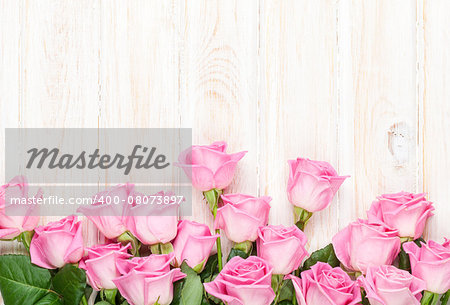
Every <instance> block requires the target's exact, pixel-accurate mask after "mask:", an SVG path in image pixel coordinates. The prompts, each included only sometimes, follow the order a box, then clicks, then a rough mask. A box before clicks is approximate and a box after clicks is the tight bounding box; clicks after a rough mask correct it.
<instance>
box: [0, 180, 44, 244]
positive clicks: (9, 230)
mask: <svg viewBox="0 0 450 305" xmlns="http://www.w3.org/2000/svg"><path fill="white" fill-rule="evenodd" d="M38 197H42V194H41V191H40V190H39V191H38V194H36V198H38ZM12 198H19V199H21V200H28V184H27V180H26V178H25V177H23V176H17V177H15V178H14V179H12V180H11V181H10V182H9V183H8V184H5V185H2V186H1V187H0V239H13V238H15V237H17V236H19V235H20V233H22V232H24V231H32V230H34V228H36V226H37V224H38V222H39V216H35V215H36V211H35V209H37V208H38V206H37V205H27V206H25V205H20V204H19V205H16V206H15V205H12V204H10V205H8V206H7V207H6V206H5V205H6V200H11V199H12ZM6 209H8V212H7V211H6ZM12 209H17V210H18V211H20V213H17V215H18V216H9V215H8V214H12V213H11V212H12ZM19 209H20V210H19ZM25 209H26V211H24V210H25ZM21 215H23V216H21Z"/></svg>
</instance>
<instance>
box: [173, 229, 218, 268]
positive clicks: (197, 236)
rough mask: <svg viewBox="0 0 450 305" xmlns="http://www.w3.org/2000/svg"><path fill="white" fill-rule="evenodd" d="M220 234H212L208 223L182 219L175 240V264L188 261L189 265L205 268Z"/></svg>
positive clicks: (178, 264)
mask: <svg viewBox="0 0 450 305" xmlns="http://www.w3.org/2000/svg"><path fill="white" fill-rule="evenodd" d="M217 237H219V235H218V234H216V235H211V231H210V230H209V228H208V226H207V225H204V224H201V223H198V222H195V221H189V220H182V221H180V222H179V223H178V234H177V237H176V238H175V240H174V241H173V249H174V252H175V265H176V266H178V267H179V266H180V265H181V264H182V263H183V261H186V263H187V264H188V266H189V267H191V268H196V270H197V271H198V270H203V268H204V267H205V264H206V261H207V260H208V257H209V254H210V253H211V249H212V248H213V246H214V243H215V242H216V239H217Z"/></svg>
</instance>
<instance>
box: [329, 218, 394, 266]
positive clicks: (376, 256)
mask: <svg viewBox="0 0 450 305" xmlns="http://www.w3.org/2000/svg"><path fill="white" fill-rule="evenodd" d="M400 244H401V241H400V238H399V237H398V231H397V230H393V229H390V228H388V227H386V226H384V225H382V224H375V223H369V222H368V221H367V220H362V219H358V220H357V221H355V222H352V223H350V224H349V225H348V226H347V227H345V228H344V229H342V230H341V231H340V232H339V233H337V234H336V235H335V236H334V237H333V247H334V251H335V253H336V256H337V258H338V259H339V261H340V262H341V263H342V264H343V265H344V266H345V267H346V268H347V269H350V270H353V271H359V272H362V273H363V274H365V273H366V269H367V267H368V266H370V265H373V266H381V265H391V264H392V262H393V261H394V259H395V258H396V257H397V255H398V253H399V252H400Z"/></svg>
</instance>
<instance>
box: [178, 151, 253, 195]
mask: <svg viewBox="0 0 450 305" xmlns="http://www.w3.org/2000/svg"><path fill="white" fill-rule="evenodd" d="M226 149H227V143H225V142H214V143H213V144H211V145H194V146H192V147H190V148H188V149H187V150H185V151H184V152H182V153H181V154H180V156H179V158H178V161H179V163H177V164H176V165H177V166H180V167H181V168H183V170H184V171H185V173H186V175H187V176H188V177H189V178H190V179H191V181H192V185H193V186H194V187H195V188H196V189H199V190H200V191H203V192H204V191H209V190H212V189H219V190H223V189H224V188H226V187H227V186H228V185H229V184H230V183H231V180H233V176H234V172H235V170H236V165H237V163H238V161H239V160H241V159H242V158H243V157H244V155H245V154H246V153H247V152H246V151H241V152H238V153H234V154H227V153H226Z"/></svg>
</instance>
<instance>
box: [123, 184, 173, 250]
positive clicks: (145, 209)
mask: <svg viewBox="0 0 450 305" xmlns="http://www.w3.org/2000/svg"><path fill="white" fill-rule="evenodd" d="M170 195H171V194H170V193H164V192H159V193H157V194H154V195H152V196H170ZM149 200H151V199H149ZM177 208H178V205H176V204H173V203H169V204H152V205H149V204H140V205H139V204H136V205H134V206H130V207H129V208H128V209H127V212H126V214H127V217H126V218H125V222H126V227H127V229H128V230H129V231H130V232H131V233H132V234H133V235H134V236H135V237H136V238H137V239H139V240H140V241H141V242H142V243H143V244H145V245H154V244H158V243H163V244H165V243H168V242H170V241H171V240H172V239H174V238H175V236H176V235H177V224H178V219H177ZM146 215H147V216H146Z"/></svg>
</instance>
